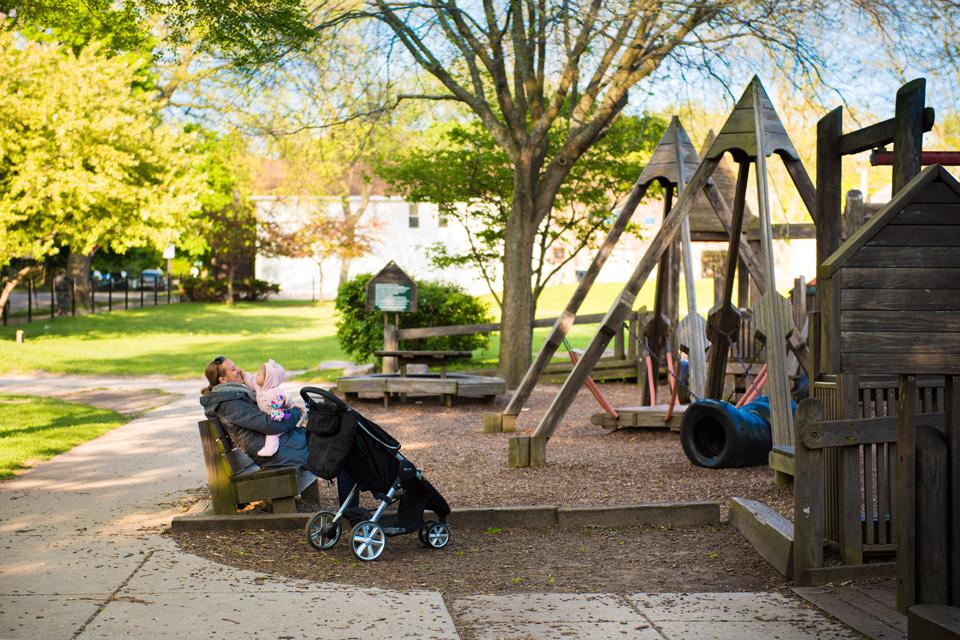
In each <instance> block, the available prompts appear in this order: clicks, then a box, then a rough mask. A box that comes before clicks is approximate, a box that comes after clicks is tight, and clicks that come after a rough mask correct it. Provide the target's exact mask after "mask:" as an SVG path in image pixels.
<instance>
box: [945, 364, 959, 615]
mask: <svg viewBox="0 0 960 640" xmlns="http://www.w3.org/2000/svg"><path fill="white" fill-rule="evenodd" d="M943 395H944V415H945V418H944V433H945V434H946V436H947V449H948V452H949V460H950V470H949V472H948V473H949V482H950V492H949V495H950V504H949V505H948V508H947V513H948V514H949V522H950V559H949V562H950V564H949V565H948V566H949V574H950V575H951V576H952V578H951V584H950V604H951V605H953V606H954V607H960V378H958V377H957V376H947V377H946V380H945V381H944V390H943Z"/></svg>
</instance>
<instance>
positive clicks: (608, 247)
mask: <svg viewBox="0 0 960 640" xmlns="http://www.w3.org/2000/svg"><path fill="white" fill-rule="evenodd" d="M649 187H650V183H649V182H647V183H644V184H640V183H637V184H634V185H633V189H631V191H630V195H628V196H627V200H626V202H624V203H623V208H622V209H621V210H620V214H619V215H618V216H617V219H616V220H615V221H614V223H613V226H611V227H610V231H609V232H608V233H607V237H606V238H605V239H604V241H603V244H602V245H600V248H599V249H598V250H597V253H596V254H595V255H594V257H593V262H591V263H590V266H589V267H587V272H586V273H585V274H583V278H581V279H580V282H579V284H577V288H576V290H575V291H574V292H573V295H572V296H570V300H568V301H567V306H566V307H565V308H564V310H563V313H561V314H560V317H559V318H557V319H556V321H555V322H554V324H553V329H552V330H551V331H550V335H549V336H547V340H546V342H544V343H543V346H542V347H540V352H539V353H537V357H536V358H535V359H534V361H533V362H532V363H530V367H529V368H528V369H527V372H526V373H525V374H524V375H523V380H521V381H520V385H519V386H518V387H517V390H516V391H515V392H514V394H513V397H511V398H510V402H509V404H507V407H506V408H505V409H504V410H503V415H510V416H517V415H520V410H521V409H523V405H524V404H526V402H527V399H528V398H529V397H530V394H531V393H532V392H533V388H534V387H536V386H537V381H538V380H539V379H540V376H541V375H542V374H543V370H544V369H545V368H546V366H547V364H549V363H550V360H551V359H552V358H553V355H554V354H555V353H556V352H557V349H558V348H559V346H560V345H561V344H563V339H564V338H565V337H566V335H567V333H568V332H569V331H570V327H571V326H573V324H574V321H575V320H576V314H577V310H578V309H579V308H580V305H581V304H583V301H584V299H585V298H586V297H587V293H589V291H590V287H592V286H593V283H594V281H595V280H596V279H597V275H598V274H599V273H600V269H601V268H602V267H603V265H604V263H606V261H607V258H609V257H610V254H611V253H613V248H614V247H615V246H616V244H617V241H619V239H620V235H621V234H622V233H623V230H624V229H626V227H627V224H628V223H629V222H630V218H632V217H633V212H634V211H636V209H637V205H639V204H640V201H641V200H642V199H643V196H644V195H646V193H647V189H648V188H649Z"/></svg>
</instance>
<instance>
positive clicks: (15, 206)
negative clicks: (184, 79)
mask: <svg viewBox="0 0 960 640" xmlns="http://www.w3.org/2000/svg"><path fill="white" fill-rule="evenodd" d="M141 64H143V62H142V60H141V59H140V58H137V57H132V56H113V57H106V56H104V55H102V54H101V53H100V51H99V50H98V48H97V47H95V46H88V47H84V48H83V49H82V50H80V51H79V52H78V53H74V52H73V51H72V50H70V49H66V48H63V47H58V46H56V45H54V44H44V43H36V42H32V41H29V40H26V41H23V40H20V41H18V40H17V38H16V37H15V36H14V35H13V34H11V33H0V67H2V68H3V69H4V73H3V74H0V230H2V233H0V267H3V266H6V265H8V264H9V263H10V261H11V260H13V259H15V258H30V259H32V260H37V261H40V260H43V259H44V258H45V257H47V256H49V255H51V254H55V253H57V252H58V251H59V250H60V249H61V248H66V249H69V250H70V251H75V252H79V253H83V254H89V253H90V252H91V251H92V250H93V249H94V248H96V247H98V246H99V247H109V248H110V249H111V250H113V251H124V250H126V249H127V248H130V247H138V246H145V245H148V244H152V245H155V246H165V245H166V244H168V243H170V242H171V241H172V240H173V239H175V238H176V237H177V236H178V235H179V233H180V232H181V230H182V229H183V228H184V227H185V225H187V224H188V223H189V220H190V214H191V213H192V212H193V211H194V210H195V209H196V208H197V207H198V204H199V203H198V194H200V193H202V192H203V191H204V189H205V187H204V184H203V175H202V173H201V172H198V171H197V170H196V168H195V165H194V163H195V158H194V156H193V155H192V153H191V152H190V146H191V138H190V136H187V135H186V134H184V133H183V132H182V131H180V130H178V129H176V128H173V127H170V126H168V125H165V124H163V122H161V120H160V119H159V116H158V113H157V108H156V103H155V101H154V98H153V96H152V95H150V94H149V93H147V92H144V91H142V90H139V89H137V88H136V82H135V80H136V78H137V74H138V73H139V69H140V65H141Z"/></svg>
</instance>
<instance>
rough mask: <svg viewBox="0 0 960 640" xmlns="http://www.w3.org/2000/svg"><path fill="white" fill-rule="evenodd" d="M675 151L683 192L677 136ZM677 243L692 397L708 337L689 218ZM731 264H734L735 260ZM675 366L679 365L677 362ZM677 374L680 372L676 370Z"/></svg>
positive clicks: (698, 390) (700, 383) (702, 374)
mask: <svg viewBox="0 0 960 640" xmlns="http://www.w3.org/2000/svg"><path fill="white" fill-rule="evenodd" d="M675 152H676V157H677V192H678V193H679V192H681V191H683V187H684V186H685V185H686V182H687V168H686V166H685V165H684V162H683V155H682V154H681V153H680V140H679V138H678V139H677V144H676V147H675ZM737 235H738V236H739V232H737ZM680 242H681V248H682V251H683V276H684V278H683V280H684V285H685V288H686V294H687V317H688V318H692V319H693V325H692V326H691V327H690V330H689V331H688V336H687V340H688V341H689V344H688V345H687V349H688V354H687V362H688V363H689V367H690V391H691V392H692V393H693V396H694V397H695V398H702V397H703V393H704V389H705V388H706V385H707V361H706V351H707V345H706V338H707V337H706V335H705V334H704V331H703V323H702V321H700V320H701V318H700V316H699V315H698V313H697V288H696V275H695V274H694V272H693V255H692V254H693V242H692V240H691V239H690V219H689V218H684V219H683V221H682V222H681V223H680ZM733 264H734V265H736V262H734V263H733ZM728 277H729V278H730V279H731V280H733V271H732V270H731V271H730V272H729V275H728ZM698 321H700V322H698ZM678 326H679V323H678ZM677 365H679V361H678V362H677ZM678 369H679V367H678ZM677 373H679V370H678V371H677Z"/></svg>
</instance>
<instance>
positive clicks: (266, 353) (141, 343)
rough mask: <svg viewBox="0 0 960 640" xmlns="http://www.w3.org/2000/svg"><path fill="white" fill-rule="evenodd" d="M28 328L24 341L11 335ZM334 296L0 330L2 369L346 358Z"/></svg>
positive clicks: (297, 363)
mask: <svg viewBox="0 0 960 640" xmlns="http://www.w3.org/2000/svg"><path fill="white" fill-rule="evenodd" d="M17 328H23V329H24V330H25V331H26V334H27V339H26V342H25V343H24V344H16V343H15V342H14V340H13V337H14V334H15V332H16V329H17ZM334 331H335V330H334V326H333V305H332V303H324V304H320V303H316V304H315V303H310V302H267V303H256V304H253V303H251V304H237V305H233V306H232V307H228V306H225V305H219V304H193V303H184V304H173V305H162V306H159V307H148V308H145V309H137V310H131V311H117V312H114V313H109V314H108V313H103V314H95V315H90V316H82V317H76V318H57V319H56V320H53V321H50V320H46V321H40V322H34V323H33V324H30V325H20V326H19V327H4V328H3V329H0V372H17V371H21V372H22V371H31V370H37V369H40V370H44V371H52V372H57V373H74V374H88V375H96V374H104V375H107V374H109V375H156V374H161V375H170V376H177V377H181V378H200V377H201V376H202V373H203V368H204V366H205V365H206V364H207V362H209V361H210V359H211V358H212V357H213V356H215V355H218V354H224V355H226V356H228V357H231V358H233V359H234V360H236V361H237V362H238V363H239V364H240V366H242V367H247V368H250V369H253V368H255V367H257V366H259V365H260V363H262V362H263V361H265V360H266V359H267V358H275V359H277V360H278V361H280V362H281V363H283V365H284V366H285V367H287V368H288V369H309V368H312V367H315V366H316V365H317V364H318V363H319V362H321V361H322V360H327V359H344V355H343V354H342V353H341V351H340V347H339V346H338V345H337V340H336V336H335V335H334Z"/></svg>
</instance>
